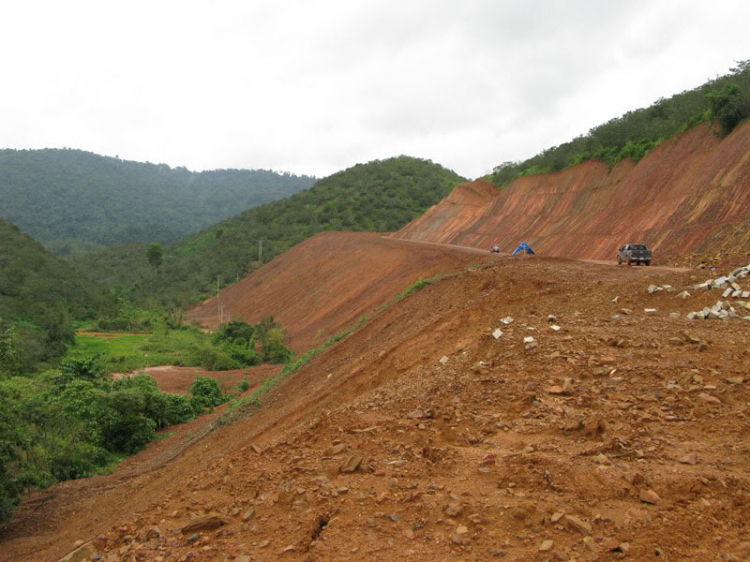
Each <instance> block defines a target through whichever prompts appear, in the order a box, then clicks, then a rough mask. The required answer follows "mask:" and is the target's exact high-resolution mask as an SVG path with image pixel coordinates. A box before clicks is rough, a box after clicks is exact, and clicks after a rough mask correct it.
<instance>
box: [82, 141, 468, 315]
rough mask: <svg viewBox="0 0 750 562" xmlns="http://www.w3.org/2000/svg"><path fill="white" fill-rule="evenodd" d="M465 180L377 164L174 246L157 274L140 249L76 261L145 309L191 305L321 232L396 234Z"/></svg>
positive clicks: (405, 159) (420, 162)
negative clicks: (217, 286)
mask: <svg viewBox="0 0 750 562" xmlns="http://www.w3.org/2000/svg"><path fill="white" fill-rule="evenodd" d="M463 181H466V180H465V179H464V178H462V177H461V176H459V175H458V174H456V173H455V172H453V171H452V170H448V169H446V168H444V167H443V166H440V165H439V164H435V163H433V162H432V161H430V160H424V159H421V158H413V157H409V156H399V157H395V158H388V159H386V160H374V161H372V162H368V163H366V164H357V165H355V166H352V167H350V168H347V169H346V170H342V171H340V172H337V173H335V174H332V175H330V176H328V177H326V178H322V179H320V180H318V181H317V182H315V185H314V186H313V187H311V188H310V189H306V190H304V191H301V192H300V193H296V194H295V195H293V196H291V197H288V198H285V199H282V200H279V201H274V202H272V203H267V204H265V205H262V206H259V207H255V208H252V209H248V210H247V211H244V212H242V213H240V214H238V215H235V216H233V217H232V218H229V219H226V220H224V221H222V222H219V223H217V224H215V225H213V226H211V227H209V228H206V229H204V230H202V231H201V232H199V233H196V234H193V235H190V236H188V237H186V238H184V239H183V240H181V241H180V242H178V243H176V244H174V245H172V246H169V247H167V248H166V249H165V252H164V263H163V265H162V266H161V268H160V271H159V273H158V275H155V272H154V271H153V268H151V267H150V266H149V264H148V261H147V259H146V249H145V247H144V246H143V245H139V244H126V245H120V246H116V247H112V248H107V249H104V250H102V251H100V252H94V253H91V254H87V255H84V256H81V257H80V258H77V259H75V260H73V264H74V266H75V267H76V268H77V269H78V271H80V272H82V273H84V274H86V275H88V276H89V277H91V278H95V279H97V280H98V281H99V282H101V283H102V284H103V285H104V286H107V287H120V288H121V289H123V290H124V294H127V295H128V296H129V297H130V298H131V299H132V300H133V302H136V303H138V304H139V305H141V306H168V307H171V306H185V305H188V304H194V303H195V302H197V301H199V300H202V299H204V298H206V296H208V295H210V294H215V293H216V283H217V277H220V278H221V279H223V280H224V281H223V283H222V286H224V285H226V283H227V282H230V281H233V280H237V279H239V278H240V277H244V276H245V275H247V274H248V273H250V272H251V271H254V270H255V269H257V268H258V267H260V266H261V265H262V264H263V263H267V262H269V261H271V259H273V258H274V257H275V256H277V255H279V254H281V253H283V252H285V251H286V250H288V249H289V248H291V247H292V246H294V245H295V244H298V243H300V242H302V241H303V240H306V239H307V238H310V237H311V236H314V235H315V234H318V233H319V232H324V231H330V230H339V231H340V230H349V231H369V232H394V231H396V230H398V229H400V228H402V227H403V226H404V225H405V224H407V223H408V222H409V221H411V220H413V219H415V218H417V217H419V216H420V215H421V214H422V213H424V211H425V210H427V209H428V208H429V207H431V206H432V205H435V204H436V203H437V202H438V201H440V200H441V199H443V198H444V197H445V196H447V195H448V194H449V193H450V192H451V190H452V189H453V187H454V186H455V185H457V184H459V183H461V182H463Z"/></svg>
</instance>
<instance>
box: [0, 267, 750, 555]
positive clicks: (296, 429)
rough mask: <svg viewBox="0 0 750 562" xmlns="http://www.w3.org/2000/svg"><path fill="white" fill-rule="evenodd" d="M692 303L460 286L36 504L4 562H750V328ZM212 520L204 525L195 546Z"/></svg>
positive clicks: (592, 281) (599, 290)
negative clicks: (236, 407)
mask: <svg viewBox="0 0 750 562" xmlns="http://www.w3.org/2000/svg"><path fill="white" fill-rule="evenodd" d="M703 280H704V276H703V275H702V274H700V273H696V272H674V271H658V270H654V269H653V268H617V267H610V266H604V265H597V264H589V263H583V262H574V261H565V260H558V259H552V258H538V257H537V258H531V259H523V260H511V259H502V258H501V259H495V260H490V261H488V262H486V263H484V264H483V265H481V267H479V268H473V269H470V270H466V269H465V268H462V269H461V273H460V274H459V275H458V276H455V277H451V278H447V279H444V280H442V281H440V282H438V283H435V284H433V285H430V286H427V287H425V288H424V289H422V290H420V291H417V292H415V293H414V294H412V295H411V296H409V297H408V298H405V299H403V300H401V301H399V302H397V303H394V304H392V305H390V306H389V307H387V308H385V309H380V310H379V311H378V312H376V313H374V314H373V315H372V316H371V317H370V318H369V320H368V322H367V323H366V324H365V325H364V326H363V327H361V328H360V329H358V330H357V331H356V332H354V333H353V334H352V335H350V336H349V337H347V338H344V339H343V340H341V341H340V342H339V343H337V344H336V345H334V346H332V347H330V348H329V349H327V350H326V351H325V352H323V353H321V354H320V355H318V356H317V357H316V358H315V359H314V360H313V361H312V362H311V363H310V364H309V365H308V366H307V367H306V368H304V369H302V370H301V371H299V372H298V373H297V374H296V375H294V376H292V377H291V378H289V379H288V380H287V381H285V382H284V383H283V384H281V385H280V386H279V387H277V389H276V390H275V392H274V393H273V395H272V396H268V397H266V398H265V399H264V400H263V408H262V409H261V410H260V411H259V412H257V413H256V414H254V415H253V416H252V417H249V418H247V419H244V420H242V421H240V422H238V423H236V424H235V425H233V426H230V427H223V428H221V427H218V426H217V427H216V429H214V430H213V431H211V432H208V433H205V435H204V433H200V434H196V436H195V440H194V442H193V443H192V445H191V446H189V447H187V448H184V449H181V450H180V451H179V453H178V454H174V453H171V452H167V451H165V452H164V453H163V461H164V462H161V463H160V462H159V460H158V455H157V457H155V458H152V459H151V461H150V463H149V464H147V465H145V466H142V467H141V469H139V470H136V469H135V468H133V469H128V467H127V466H126V467H125V469H124V471H123V472H121V473H120V472H118V473H116V474H113V475H111V476H107V477H101V478H96V479H92V480H89V481H78V482H69V483H65V484H61V485H59V486H55V487H53V488H51V489H49V490H46V491H43V492H37V493H34V494H32V495H31V496H30V497H29V498H28V499H26V500H25V501H24V503H23V505H22V506H21V508H20V509H19V511H18V513H17V517H16V518H15V520H14V521H13V522H12V523H11V524H10V525H6V526H5V527H4V528H3V533H2V539H0V540H2V542H1V543H0V560H3V561H6V560H7V561H10V560H13V561H19V560H20V561H23V560H57V559H59V558H60V557H62V556H63V555H65V554H66V553H67V552H69V551H70V550H71V549H72V546H73V544H74V542H75V541H76V540H79V539H80V540H83V541H89V540H93V541H94V547H93V548H94V549H95V551H96V552H97V553H98V554H101V555H102V556H103V558H102V559H103V560H108V561H110V562H114V561H123V562H124V561H130V560H164V561H166V560H181V561H187V560H196V561H224V560H230V561H232V560H265V561H270V560H309V561H329V560H382V561H399V562H402V561H409V560H415V561H424V560H455V561H462V560H519V561H520V560H523V561H525V560H529V561H531V560H578V561H582V560H586V561H593V560H598V561H604V560H638V561H641V560H654V561H657V560H671V561H677V560H679V561H704V560H747V559H749V557H750V543H749V542H748V538H747V529H748V523H747V522H748V520H750V441H748V436H749V433H750V381H749V380H748V376H747V373H748V369H749V368H750V351H749V350H750V348H749V347H748V343H750V341H749V338H750V322H747V321H744V320H741V319H732V320H727V321H701V322H690V321H687V320H686V319H685V318H684V315H685V314H686V313H687V312H688V311H691V310H698V309H701V308H703V307H704V306H706V305H709V304H713V303H714V302H715V301H716V300H717V298H719V297H718V295H717V291H710V292H700V293H695V292H694V293H693V296H691V297H690V298H689V299H687V300H681V299H678V298H676V297H675V295H676V294H677V293H678V292H679V291H681V290H682V289H683V288H685V287H687V286H688V285H691V284H694V283H696V282H698V281H703ZM651 283H653V284H656V285H664V284H670V285H672V286H673V287H674V288H675V292H673V293H668V292H666V291H662V292H659V293H656V294H653V295H649V294H648V293H647V292H646V287H647V286H648V285H649V284H651ZM745 285H749V284H748V283H745ZM749 288H750V287H749ZM334 297H335V295H334V296H333V297H331V299H332V300H331V301H330V303H329V306H330V307H335V306H337V304H336V300H335V298H334ZM616 297H617V302H613V299H615V298H616ZM298 298H299V300H300V301H303V302H304V300H305V293H301V294H300V295H299V296H298ZM300 306H302V305H301V304H300ZM310 306H311V308H312V309H314V308H315V306H319V305H317V304H316V305H310ZM737 306H739V305H737ZM623 308H625V309H629V311H630V312H629V313H625V312H622V309H623ZM646 308H655V309H656V313H655V314H654V315H646V314H645V312H644V309H646ZM670 312H679V313H680V314H681V317H680V318H679V319H674V318H670V316H669V313H670ZM310 313H311V314H312V310H311V312H310ZM549 315H554V316H555V319H554V320H553V321H552V322H550V321H549V320H548V316H549ZM614 315H618V318H617V319H615V318H613V316H614ZM508 316H512V317H513V322H512V323H509V324H503V323H502V322H501V319H503V318H506V317H508ZM551 325H556V326H560V328H561V329H560V330H559V331H554V330H553V329H551V327H550V326H551ZM497 328H499V329H500V330H501V331H502V336H500V337H499V338H497V339H496V338H495V337H494V336H493V335H492V332H493V331H494V330H495V329H497ZM528 337H533V338H534V342H533V343H536V346H533V345H531V346H529V345H528V344H525V343H524V338H528ZM443 358H445V359H443ZM441 360H442V361H441ZM148 453H149V451H148V450H147V451H146V453H145V454H148ZM170 455H171V456H170ZM138 458H139V457H138V456H136V457H134V458H133V459H131V461H128V462H129V463H133V465H137V464H138V463H139V461H138ZM167 460H168V461H169V462H166V461H167ZM204 515H206V516H210V515H214V516H215V518H214V519H212V520H211V521H213V522H214V523H215V524H216V525H218V526H216V527H210V525H207V526H204V527H199V528H197V529H196V530H192V529H186V526H187V525H188V524H189V522H191V520H192V518H194V517H198V516H204ZM183 529H186V530H185V532H184V533H183V532H182V530H183ZM550 541H551V542H550ZM540 549H542V551H541V552H540ZM243 556H248V557H249V558H243Z"/></svg>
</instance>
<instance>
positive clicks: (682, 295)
mask: <svg viewBox="0 0 750 562" xmlns="http://www.w3.org/2000/svg"><path fill="white" fill-rule="evenodd" d="M677 298H678V299H682V300H685V299H689V298H690V293H688V292H687V291H682V292H681V293H678V294H677Z"/></svg>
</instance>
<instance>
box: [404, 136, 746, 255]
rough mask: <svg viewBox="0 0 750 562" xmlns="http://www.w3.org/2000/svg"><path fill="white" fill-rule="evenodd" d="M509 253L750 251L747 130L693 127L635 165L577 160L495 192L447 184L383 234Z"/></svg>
mask: <svg viewBox="0 0 750 562" xmlns="http://www.w3.org/2000/svg"><path fill="white" fill-rule="evenodd" d="M391 236H392V237H394V238H401V239H407V240H416V241H425V242H441V243H449V244H457V245H462V246H472V247H478V248H482V249H489V248H490V247H491V246H492V245H493V244H498V245H499V246H500V249H501V250H502V251H505V252H509V251H512V250H513V249H514V248H515V247H516V246H517V245H518V244H519V243H520V242H521V241H522V240H526V241H527V242H528V243H529V244H530V245H531V246H532V247H533V248H534V249H535V250H537V251H538V252H539V253H542V254H544V255H547V256H560V257H573V258H577V259H606V260H613V259H615V255H616V251H617V249H618V248H619V247H620V246H621V245H622V244H623V243H626V242H645V243H646V244H648V245H649V246H650V247H651V248H652V249H653V250H654V251H655V256H656V262H657V263H659V262H661V263H663V262H665V261H666V260H667V259H674V258H678V257H681V256H686V255H688V254H714V253H716V252H720V253H740V252H742V253H745V252H748V251H750V123H748V124H745V125H743V126H741V127H739V128H738V129H737V130H735V131H734V132H733V133H732V134H731V135H729V136H728V137H727V138H725V139H723V140H721V141H720V140H719V139H718V138H717V137H716V136H715V135H714V134H713V133H712V132H711V130H710V129H709V128H708V127H705V126H701V127H696V128H694V129H692V130H690V131H688V132H687V133H685V134H683V135H681V136H679V137H676V138H674V139H671V140H669V141H666V142H664V143H663V144H662V145H660V146H659V147H657V148H656V149H655V150H654V151H652V152H651V153H650V154H649V155H648V156H646V157H645V158H644V159H642V160H641V161H640V162H639V163H638V164H637V165H634V164H633V163H632V162H630V161H622V162H620V163H618V164H617V165H616V166H615V167H614V168H613V169H612V170H611V171H609V170H608V168H607V165H606V164H604V163H603V162H587V163H584V164H581V165H579V166H576V167H574V168H571V169H568V170H564V171H562V172H558V173H555V174H548V175H542V176H533V177H527V178H520V179H518V180H516V181H514V182H513V183H511V184H510V185H508V186H507V187H505V188H503V189H501V190H497V189H495V188H494V187H493V186H491V185H488V184H485V183H482V182H473V183H469V184H464V185H461V186H459V187H457V188H456V189H455V190H454V191H453V192H452V193H451V194H450V195H449V196H448V197H447V198H446V199H444V200H443V201H442V202H440V203H439V204H438V205H436V206H434V207H432V208H431V209H429V210H428V211H427V212H426V213H425V214H424V215H423V216H422V217H420V218H419V219H417V220H415V221H413V222H411V223H409V224H408V225H407V226H405V227H404V228H403V229H401V230H400V231H399V232H397V233H395V234H393V235H391Z"/></svg>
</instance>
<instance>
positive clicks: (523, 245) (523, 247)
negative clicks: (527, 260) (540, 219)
mask: <svg viewBox="0 0 750 562" xmlns="http://www.w3.org/2000/svg"><path fill="white" fill-rule="evenodd" d="M523 252H526V253H527V254H531V255H532V256H533V255H534V250H532V249H531V246H529V245H528V244H527V243H526V242H521V243H520V244H519V245H518V248H516V249H515V250H513V253H512V254H511V255H512V256H515V255H516V254H522V253H523Z"/></svg>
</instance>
